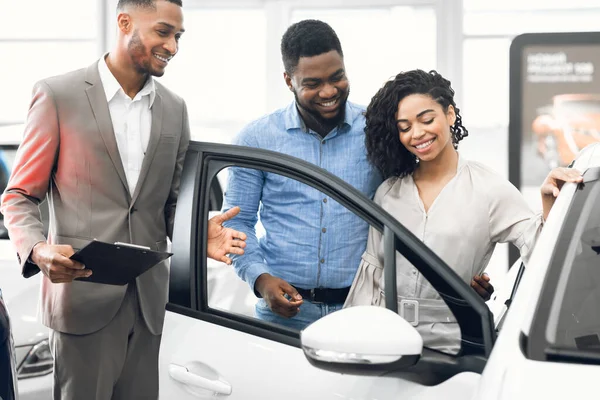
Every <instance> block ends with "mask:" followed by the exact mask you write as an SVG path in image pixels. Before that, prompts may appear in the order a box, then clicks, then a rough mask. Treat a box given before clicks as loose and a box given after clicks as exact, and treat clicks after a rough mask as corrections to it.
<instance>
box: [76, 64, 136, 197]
mask: <svg viewBox="0 0 600 400" xmlns="http://www.w3.org/2000/svg"><path fill="white" fill-rule="evenodd" d="M86 81H87V82H88V83H89V84H91V85H92V86H90V87H88V88H87V89H86V94H87V97H88V100H89V102H90V106H91V107H92V112H93V113H94V117H95V118H96V124H97V125H98V130H99V131H100V136H101V137H102V140H103V141H104V145H105V146H106V149H107V151H108V155H109V156H110V159H111V160H112V163H113V165H114V166H115V169H116V170H117V174H119V178H121V183H122V184H123V186H124V187H125V190H126V191H127V193H128V194H129V186H128V185H127V177H126V176H125V169H124V168H123V163H122V161H121V155H120V154H119V148H118V146H117V139H116V138H115V132H114V130H113V125H112V120H111V118H110V112H109V110H108V103H107V102H106V94H105V93H104V87H103V86H102V81H101V80H100V74H99V73H98V65H97V63H94V64H92V65H91V66H89V67H88V69H87V72H86Z"/></svg>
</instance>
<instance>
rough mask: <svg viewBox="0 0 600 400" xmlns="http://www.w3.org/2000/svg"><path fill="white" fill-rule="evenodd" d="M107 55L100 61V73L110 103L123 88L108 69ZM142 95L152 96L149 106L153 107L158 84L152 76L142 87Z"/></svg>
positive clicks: (140, 92)
mask: <svg viewBox="0 0 600 400" xmlns="http://www.w3.org/2000/svg"><path fill="white" fill-rule="evenodd" d="M106 56H108V53H106V54H104V56H102V57H101V58H100V61H98V73H99V74H100V80H101V81H102V86H103V87H104V94H105V95H106V102H107V103H110V101H111V100H112V99H113V97H115V95H116V94H117V93H118V92H119V90H122V88H121V85H120V84H119V82H118V81H117V78H115V76H114V75H113V74H112V72H110V69H108V65H107V64H106ZM138 95H139V96H140V97H143V96H146V95H147V96H150V102H149V104H148V108H152V104H154V98H155V97H156V85H155V83H154V79H153V78H152V76H149V77H148V80H146V83H145V84H144V86H143V87H142V90H140V91H139V92H138Z"/></svg>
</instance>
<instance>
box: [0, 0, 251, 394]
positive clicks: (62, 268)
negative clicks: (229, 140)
mask: <svg viewBox="0 0 600 400" xmlns="http://www.w3.org/2000/svg"><path fill="white" fill-rule="evenodd" d="M181 6H182V4H181V0H120V1H119V3H118V6H117V7H118V15H117V26H118V38H117V43H116V46H115V47H114V48H113V50H112V51H111V52H110V53H109V54H107V55H105V56H104V57H102V58H101V59H100V60H99V61H98V62H95V63H94V64H92V65H91V66H89V67H87V68H84V69H81V70H78V71H74V72H70V73H67V74H65V75H61V76H56V77H52V78H48V79H45V80H42V81H40V82H38V83H37V84H36V85H35V87H34V90H33V99H32V101H31V105H30V109H29V114H28V118H27V124H26V128H25V133H24V138H23V142H22V144H21V146H20V148H19V150H18V153H17V157H16V160H15V163H14V168H13V172H12V175H11V177H10V181H9V183H8V186H7V188H6V191H5V192H4V194H3V196H2V205H1V211H2V213H3V214H4V221H5V224H6V226H7V228H8V231H9V234H10V238H11V240H12V242H13V243H14V245H15V246H16V249H17V252H18V257H19V260H20V262H21V265H22V271H23V275H24V276H25V277H30V276H32V275H34V274H36V273H37V272H39V271H42V273H43V274H44V276H43V279H42V286H41V297H40V311H41V316H42V321H43V323H44V324H45V325H46V326H48V327H49V328H51V333H50V341H51V349H52V351H53V355H54V360H55V361H54V398H55V399H76V400H81V399H86V400H87V399H152V398H154V399H156V398H157V397H158V349H159V344H160V337H161V336H160V335H161V331H162V326H163V318H164V313H165V308H164V306H165V303H166V300H167V287H168V285H167V282H168V265H167V263H166V262H165V263H161V264H158V265H156V266H155V267H153V268H151V269H150V270H149V271H147V272H146V273H144V274H142V275H140V276H139V277H138V278H137V279H136V281H135V283H131V284H129V285H127V286H112V285H102V284H96V283H89V282H82V281H78V280H74V279H76V278H80V277H87V276H89V275H90V274H91V271H90V270H88V269H85V267H84V266H83V265H82V264H80V263H77V262H74V261H72V260H70V259H69V257H70V256H71V255H72V254H73V252H74V249H77V248H81V247H83V246H84V245H85V244H86V243H88V242H89V241H90V240H92V239H98V240H101V241H106V242H117V241H119V242H129V243H135V244H138V245H144V246H149V247H151V248H153V249H156V250H161V251H164V250H166V249H167V237H170V236H171V233H172V229H173V217H174V213H175V201H176V199H177V194H178V191H179V182H180V175H181V170H182V167H183V159H184V156H185V152H186V149H187V146H188V142H189V136H190V133H189V123H188V115H187V109H186V105H185V102H184V101H183V100H182V99H181V98H180V97H178V96H176V95H175V94H174V93H172V92H170V91H169V90H167V89H166V88H165V87H163V86H162V85H161V84H160V83H158V82H157V81H155V80H154V79H153V77H152V76H162V75H163V73H164V69H165V67H166V66H167V64H168V62H169V60H170V59H171V58H172V57H173V56H174V55H175V53H176V52H177V50H178V40H179V37H180V36H181V34H182V33H183V31H184V29H183V15H182V10H181ZM44 197H46V198H47V200H48V204H49V208H50V230H49V234H48V238H46V237H45V236H44V233H43V225H42V222H41V220H40V214H39V208H38V205H39V203H40V202H41V201H42V200H43V199H44ZM237 212H239V208H238V209H236V210H234V211H233V212H231V213H225V214H223V215H221V216H218V217H215V218H213V219H212V220H211V223H210V224H209V225H210V226H209V232H208V236H209V237H208V242H209V245H208V247H209V250H208V251H209V256H210V257H212V258H215V259H218V260H221V261H225V262H228V263H230V262H231V260H230V259H229V258H228V256H227V255H228V254H243V247H244V246H245V242H244V240H245V235H244V234H242V233H239V232H236V231H234V230H231V229H226V228H224V227H222V225H221V224H222V222H223V221H225V220H227V219H229V218H231V217H233V216H235V215H236V214H237Z"/></svg>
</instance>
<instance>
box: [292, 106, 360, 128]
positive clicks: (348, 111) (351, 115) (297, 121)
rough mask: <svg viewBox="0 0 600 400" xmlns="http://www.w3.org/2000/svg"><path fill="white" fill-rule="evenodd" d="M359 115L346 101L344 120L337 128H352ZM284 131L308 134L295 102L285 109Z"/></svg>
mask: <svg viewBox="0 0 600 400" xmlns="http://www.w3.org/2000/svg"><path fill="white" fill-rule="evenodd" d="M359 113H360V112H357V109H356V108H355V107H353V106H352V104H351V103H350V102H349V101H346V106H345V110H344V120H343V121H342V122H341V123H340V124H339V125H338V127H341V126H343V125H347V126H349V127H350V128H352V124H353V123H354V121H355V120H356V117H357V116H358V115H359ZM285 129H286V130H288V131H289V130H290V129H300V130H302V131H303V132H308V127H307V126H306V124H305V123H304V120H303V119H302V116H301V115H300V112H299V111H298V107H297V106H296V102H295V101H294V102H292V103H291V104H290V105H288V106H287V108H286V109H285Z"/></svg>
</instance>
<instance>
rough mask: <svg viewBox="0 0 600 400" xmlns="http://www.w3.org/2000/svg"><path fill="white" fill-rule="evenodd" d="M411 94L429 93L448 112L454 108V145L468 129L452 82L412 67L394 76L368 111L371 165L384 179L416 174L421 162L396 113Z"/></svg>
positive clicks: (436, 74)
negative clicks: (406, 141)
mask: <svg viewBox="0 0 600 400" xmlns="http://www.w3.org/2000/svg"><path fill="white" fill-rule="evenodd" d="M411 94H425V95H428V96H430V97H431V98H432V99H433V100H435V101H436V102H437V103H438V104H439V105H440V106H442V109H443V110H444V112H445V113H446V112H447V111H448V106H450V105H451V106H452V107H453V108H454V112H455V113H456V120H455V122H454V125H453V126H451V127H450V132H451V133H452V143H453V144H454V148H457V147H458V142H460V141H461V140H462V139H463V138H464V137H465V136H467V135H468V131H467V129H466V128H465V127H464V126H463V125H462V117H461V116H460V113H459V109H458V107H456V104H455V103H454V90H453V89H452V87H451V86H450V81H449V80H447V79H445V78H444V77H443V76H442V75H440V74H439V73H437V72H436V71H429V72H425V71H422V70H419V69H417V70H412V71H408V72H401V73H399V74H398V75H396V76H395V77H394V78H393V79H390V80H389V81H387V82H386V83H385V85H383V87H382V88H381V89H379V91H378V92H377V93H376V94H375V96H373V98H372V99H371V102H370V103H369V106H368V107H367V111H366V114H365V116H366V120H367V121H366V127H365V136H366V137H365V145H366V148H367V157H368V159H369V161H370V162H371V164H373V165H374V166H375V167H376V168H378V169H379V170H380V171H381V174H382V175H383V178H384V179H387V178H389V177H399V178H402V177H404V176H406V175H410V174H412V173H413V172H414V171H415V169H416V168H417V165H418V162H419V161H418V159H417V157H416V156H415V155H414V154H412V153H411V152H410V151H409V150H408V149H407V148H406V147H404V145H403V144H402V143H401V142H400V138H399V133H398V126H397V124H396V113H397V112H398V103H400V101H401V100H402V99H404V98H405V97H407V96H410V95H411Z"/></svg>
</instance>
